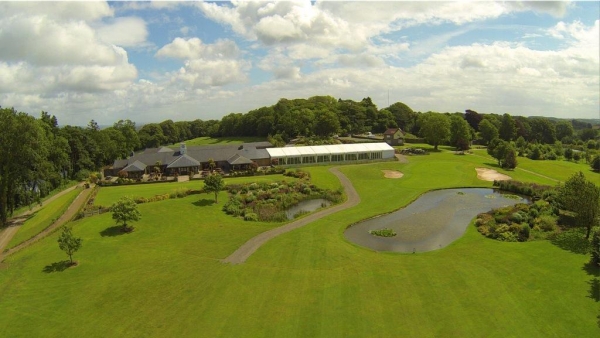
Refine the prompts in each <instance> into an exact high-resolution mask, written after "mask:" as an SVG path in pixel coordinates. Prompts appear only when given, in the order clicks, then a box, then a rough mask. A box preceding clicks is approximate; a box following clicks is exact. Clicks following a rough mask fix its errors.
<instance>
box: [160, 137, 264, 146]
mask: <svg viewBox="0 0 600 338" xmlns="http://www.w3.org/2000/svg"><path fill="white" fill-rule="evenodd" d="M263 141H266V139H265V138H263V137H243V136H238V137H208V136H203V137H197V138H194V139H191V140H187V141H184V142H185V145H186V146H188V147H189V146H205V145H211V144H221V145H223V144H241V143H248V142H263ZM169 147H171V148H178V149H179V143H177V144H173V145H171V146H169Z"/></svg>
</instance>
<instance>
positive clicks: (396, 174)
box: [382, 170, 404, 178]
mask: <svg viewBox="0 0 600 338" xmlns="http://www.w3.org/2000/svg"><path fill="white" fill-rule="evenodd" d="M382 171H383V173H384V175H385V178H401V177H402V176H404V174H403V173H401V172H399V171H396V170H382Z"/></svg>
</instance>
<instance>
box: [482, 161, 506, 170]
mask: <svg viewBox="0 0 600 338" xmlns="http://www.w3.org/2000/svg"><path fill="white" fill-rule="evenodd" d="M484 165H487V166H490V167H494V168H498V169H502V168H501V167H500V166H499V165H498V163H490V162H485V163H484Z"/></svg>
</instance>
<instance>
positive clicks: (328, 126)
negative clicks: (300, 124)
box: [313, 110, 340, 136]
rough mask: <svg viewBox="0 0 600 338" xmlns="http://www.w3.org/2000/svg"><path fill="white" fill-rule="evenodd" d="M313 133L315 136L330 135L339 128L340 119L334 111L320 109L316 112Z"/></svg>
mask: <svg viewBox="0 0 600 338" xmlns="http://www.w3.org/2000/svg"><path fill="white" fill-rule="evenodd" d="M313 128H314V134H315V135H317V136H331V135H332V134H335V133H338V132H339V130H340V121H339V120H338V118H337V116H336V115H335V113H334V112H332V111H329V110H322V111H320V112H317V118H316V120H315V124H314V126H313Z"/></svg>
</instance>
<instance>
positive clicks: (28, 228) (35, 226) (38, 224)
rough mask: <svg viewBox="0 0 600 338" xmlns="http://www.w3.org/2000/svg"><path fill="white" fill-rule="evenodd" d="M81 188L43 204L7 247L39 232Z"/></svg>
mask: <svg viewBox="0 0 600 338" xmlns="http://www.w3.org/2000/svg"><path fill="white" fill-rule="evenodd" d="M80 192H81V189H80V188H78V189H74V190H73V191H71V192H69V193H67V194H65V195H63V196H61V197H59V198H57V199H56V200H54V201H52V202H50V203H48V204H46V205H44V207H43V208H42V209H40V210H39V211H37V212H35V213H34V214H32V215H31V216H30V217H29V218H28V219H27V221H25V222H24V223H23V224H22V225H21V228H20V229H19V231H18V232H17V233H16V234H15V236H14V237H13V238H12V239H11V241H10V242H9V243H8V245H7V248H13V247H15V246H17V245H19V244H21V243H22V242H24V241H26V240H28V239H30V238H31V237H33V236H35V235H37V234H39V233H40V232H42V230H44V229H46V228H47V227H49V226H50V225H52V223H53V222H54V221H55V220H57V219H58V218H59V217H60V216H61V215H62V214H63V213H64V212H65V211H66V210H67V208H68V207H69V205H71V203H72V202H73V200H74V199H75V197H77V195H79V193H80Z"/></svg>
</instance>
